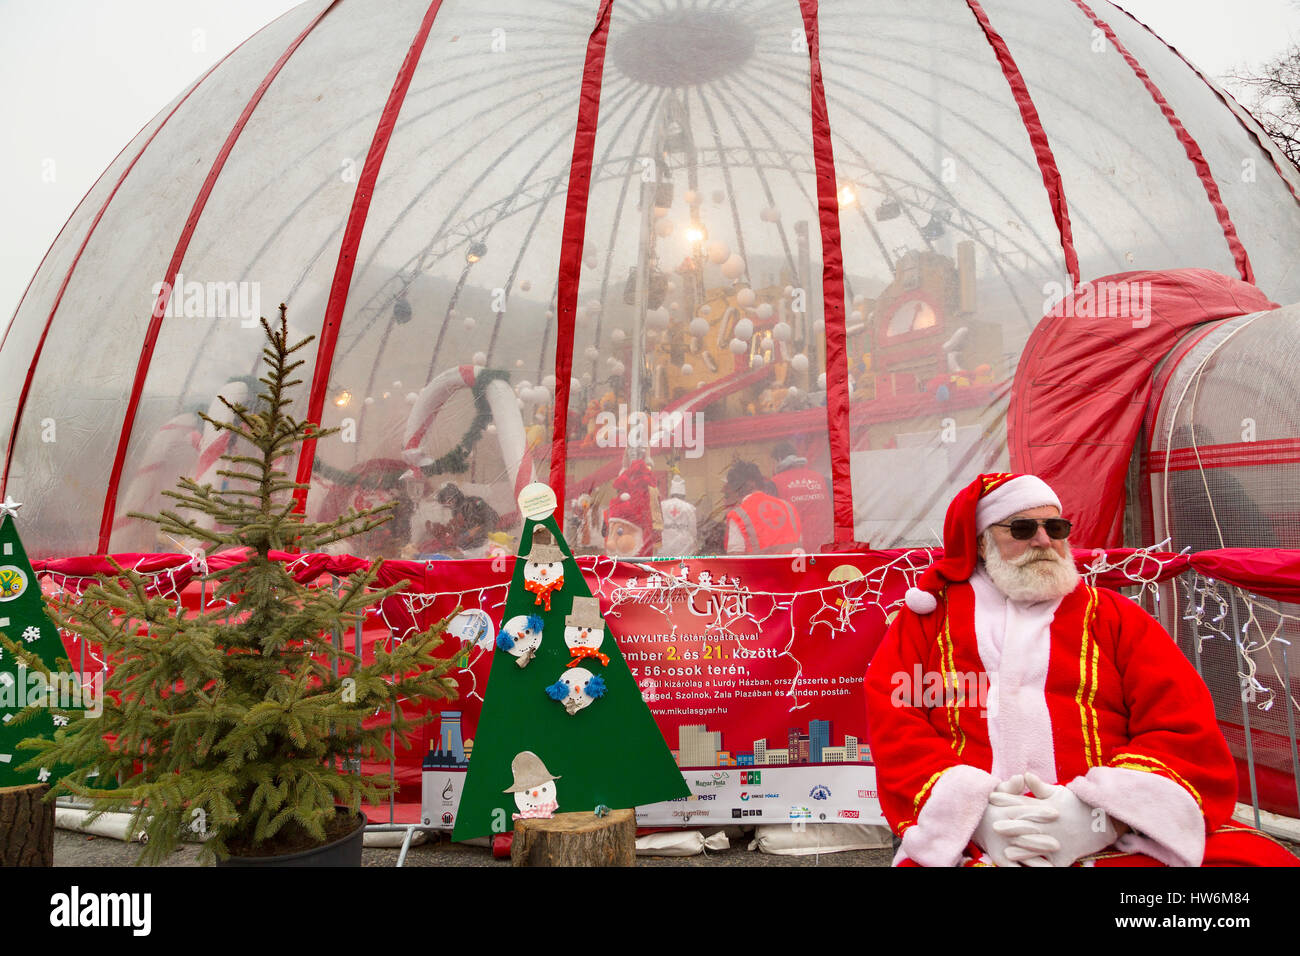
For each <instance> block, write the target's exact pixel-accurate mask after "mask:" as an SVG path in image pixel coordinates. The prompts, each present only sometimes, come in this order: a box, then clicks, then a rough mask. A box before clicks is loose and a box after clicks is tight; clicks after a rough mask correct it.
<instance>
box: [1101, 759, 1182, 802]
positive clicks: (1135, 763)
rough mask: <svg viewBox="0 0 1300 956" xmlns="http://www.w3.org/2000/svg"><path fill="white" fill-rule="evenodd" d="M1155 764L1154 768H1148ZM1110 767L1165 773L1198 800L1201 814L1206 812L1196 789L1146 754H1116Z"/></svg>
mask: <svg viewBox="0 0 1300 956" xmlns="http://www.w3.org/2000/svg"><path fill="white" fill-rule="evenodd" d="M1146 764H1153V765H1154V766H1146ZM1110 766H1112V767H1121V768H1123V769H1125V770H1142V771H1145V772H1146V773H1163V774H1166V775H1167V776H1168V777H1169V778H1170V779H1171V780H1173V782H1174V783H1176V784H1178V785H1179V786H1180V787H1182V788H1183V789H1184V790H1186V791H1187V792H1188V793H1190V794H1191V795H1192V796H1193V797H1194V798H1195V799H1196V806H1197V807H1199V808H1200V810H1201V812H1202V813H1204V812H1205V804H1204V803H1202V802H1201V795H1200V794H1199V793H1197V792H1196V788H1195V787H1193V786H1192V785H1191V784H1190V783H1188V782H1187V781H1186V780H1184V779H1183V778H1182V776H1181V775H1180V774H1179V773H1178V772H1177V771H1175V770H1174V769H1172V768H1171V767H1170V766H1169V765H1168V764H1166V763H1163V762H1162V761H1159V760H1157V759H1156V758H1155V757H1148V756H1147V755H1146V754H1134V753H1122V754H1116V755H1115V756H1113V757H1111V758H1110Z"/></svg>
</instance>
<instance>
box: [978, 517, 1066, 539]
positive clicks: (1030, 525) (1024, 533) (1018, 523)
mask: <svg viewBox="0 0 1300 956" xmlns="http://www.w3.org/2000/svg"><path fill="white" fill-rule="evenodd" d="M1039 525H1042V526H1043V528H1044V529H1045V530H1046V531H1047V536H1048V537H1049V538H1051V539H1053V540H1055V541H1063V540H1065V539H1066V538H1068V537H1069V536H1070V528H1071V524H1070V522H1068V521H1066V520H1065V519H1064V518H1016V519H1015V520H1014V521H1006V522H1003V523H1002V524H997V525H994V526H993V527H995V528H1009V529H1010V530H1011V537H1013V538H1015V539H1016V540H1017V541H1028V540H1029V539H1030V538H1032V537H1033V536H1034V535H1036V534H1038V526H1039Z"/></svg>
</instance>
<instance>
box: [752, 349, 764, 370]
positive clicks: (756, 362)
mask: <svg viewBox="0 0 1300 956" xmlns="http://www.w3.org/2000/svg"><path fill="white" fill-rule="evenodd" d="M749 365H750V367H751V368H762V367H763V356H762V354H761V353H757V352H756V353H754V355H753V356H751V357H750V359H749Z"/></svg>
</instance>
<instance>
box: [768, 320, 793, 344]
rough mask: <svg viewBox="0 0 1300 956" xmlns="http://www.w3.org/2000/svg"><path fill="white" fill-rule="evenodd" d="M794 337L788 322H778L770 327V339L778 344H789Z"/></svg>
mask: <svg viewBox="0 0 1300 956" xmlns="http://www.w3.org/2000/svg"><path fill="white" fill-rule="evenodd" d="M793 336H794V330H793V329H792V328H790V323H789V322H778V323H776V325H774V326H772V337H773V338H774V339H776V340H777V341H778V342H789V341H790V339H791V338H792V337H793Z"/></svg>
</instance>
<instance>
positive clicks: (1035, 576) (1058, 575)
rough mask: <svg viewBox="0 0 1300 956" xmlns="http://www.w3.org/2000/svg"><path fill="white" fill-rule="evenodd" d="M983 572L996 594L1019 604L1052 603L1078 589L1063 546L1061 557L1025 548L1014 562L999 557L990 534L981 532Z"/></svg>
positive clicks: (1075, 570)
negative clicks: (991, 581) (992, 584)
mask: <svg viewBox="0 0 1300 956" xmlns="http://www.w3.org/2000/svg"><path fill="white" fill-rule="evenodd" d="M984 570H985V571H987V572H988V576H989V577H990V578H991V579H992V580H993V583H994V584H996V585H997V588H998V590H999V591H1001V592H1002V593H1003V594H1005V595H1006V596H1007V597H1008V598H1010V599H1011V600H1012V601H1016V602H1018V603H1020V604H1037V603H1039V602H1040V601H1056V600H1059V599H1060V598H1063V597H1065V596H1066V595H1067V594H1069V593H1070V592H1071V591H1073V590H1074V589H1075V588H1076V587H1078V586H1079V570H1078V568H1076V567H1075V566H1074V560H1073V559H1072V558H1071V557H1070V544H1069V542H1065V557H1061V555H1059V554H1057V553H1056V551H1055V549H1053V548H1050V547H1049V548H1029V549H1028V550H1027V551H1025V553H1024V554H1022V555H1020V557H1018V558H1013V559H1012V560H1010V561H1008V560H1006V559H1005V558H1003V557H1002V553H1001V552H1000V551H999V550H998V545H997V542H996V541H994V540H993V533H992V532H991V531H985V532H984Z"/></svg>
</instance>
